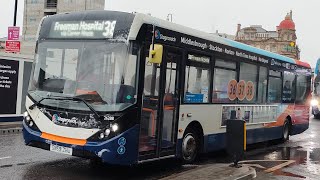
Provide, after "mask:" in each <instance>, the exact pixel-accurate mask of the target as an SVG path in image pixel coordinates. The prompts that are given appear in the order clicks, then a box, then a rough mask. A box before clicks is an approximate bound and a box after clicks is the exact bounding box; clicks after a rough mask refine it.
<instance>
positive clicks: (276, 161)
mask: <svg viewBox="0 0 320 180" xmlns="http://www.w3.org/2000/svg"><path fill="white" fill-rule="evenodd" d="M269 161H273V162H287V161H288V160H247V161H239V163H248V162H269Z"/></svg>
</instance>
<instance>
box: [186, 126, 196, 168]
mask: <svg viewBox="0 0 320 180" xmlns="http://www.w3.org/2000/svg"><path fill="white" fill-rule="evenodd" d="M199 147H200V141H199V137H198V134H197V132H196V131H195V130H193V129H192V128H187V129H186V131H185V133H184V136H183V140H182V160H183V163H186V164H190V163H192V162H194V160H195V159H196V158H197V156H198V152H199Z"/></svg>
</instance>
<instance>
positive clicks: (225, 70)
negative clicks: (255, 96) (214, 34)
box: [212, 59, 237, 103]
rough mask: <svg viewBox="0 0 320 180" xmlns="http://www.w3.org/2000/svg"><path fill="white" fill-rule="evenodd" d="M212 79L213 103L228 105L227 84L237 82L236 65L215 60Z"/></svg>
mask: <svg viewBox="0 0 320 180" xmlns="http://www.w3.org/2000/svg"><path fill="white" fill-rule="evenodd" d="M215 66H216V67H215V68H214V78H213V91H212V101H213V102H214V103H230V102H236V100H230V99H229V94H228V84H229V82H230V81H231V80H237V72H236V63H235V62H231V61H225V60H223V59H216V62H215Z"/></svg>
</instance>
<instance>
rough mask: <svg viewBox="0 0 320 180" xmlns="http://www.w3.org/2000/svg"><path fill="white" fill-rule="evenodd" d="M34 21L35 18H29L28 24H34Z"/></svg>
mask: <svg viewBox="0 0 320 180" xmlns="http://www.w3.org/2000/svg"><path fill="white" fill-rule="evenodd" d="M36 21H37V19H36V18H29V22H30V23H35V22H36Z"/></svg>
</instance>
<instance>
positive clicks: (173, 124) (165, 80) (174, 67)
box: [139, 48, 182, 161]
mask: <svg viewBox="0 0 320 180" xmlns="http://www.w3.org/2000/svg"><path fill="white" fill-rule="evenodd" d="M146 54H147V53H146ZM181 57H182V55H181V53H179V52H177V51H176V52H174V51H172V50H169V49H166V48H165V49H164V53H163V56H162V63H161V64H150V63H148V62H147V60H146V62H145V78H144V93H143V106H142V116H141V122H140V136H139V160H140V161H143V160H148V159H153V158H159V157H162V156H169V155H174V154H175V149H176V138H177V137H176V134H177V130H176V129H177V118H178V117H177V113H178V105H179V101H178V99H179V94H178V92H179V91H178V89H179V88H178V78H177V77H178V67H179V65H178V64H177V63H178V62H180V61H181V60H180V59H181Z"/></svg>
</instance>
